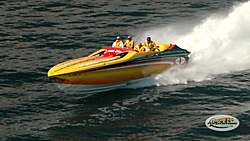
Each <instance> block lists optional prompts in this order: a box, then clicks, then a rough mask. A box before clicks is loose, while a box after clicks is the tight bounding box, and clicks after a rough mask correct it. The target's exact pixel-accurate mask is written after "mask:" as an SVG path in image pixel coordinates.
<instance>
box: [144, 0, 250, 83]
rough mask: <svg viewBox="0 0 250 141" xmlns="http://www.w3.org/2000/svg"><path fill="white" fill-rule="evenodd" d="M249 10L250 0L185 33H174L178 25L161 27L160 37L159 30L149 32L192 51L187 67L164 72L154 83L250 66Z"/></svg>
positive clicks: (194, 78)
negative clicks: (226, 13)
mask: <svg viewBox="0 0 250 141" xmlns="http://www.w3.org/2000/svg"><path fill="white" fill-rule="evenodd" d="M249 13H250V1H249V2H245V3H242V4H240V5H237V6H234V7H233V9H232V10H231V12H230V13H229V14H228V15H226V16H225V15H224V16H221V15H219V14H218V15H212V16H210V17H209V18H207V19H206V20H204V21H203V22H202V23H201V24H199V25H197V26H194V27H193V29H192V30H191V31H189V32H188V33H185V34H182V35H173V34H172V33H173V30H172V29H174V28H177V27H174V26H171V27H170V26H169V27H165V28H162V29H160V30H161V32H162V31H163V30H164V34H161V35H160V36H159V34H156V33H155V30H154V31H147V32H146V33H145V35H150V36H151V37H153V39H154V40H155V41H159V42H161V41H162V42H164V40H165V39H168V41H169V39H171V42H172V43H176V44H177V45H178V46H180V47H182V48H185V49H187V50H189V51H191V55H190V60H189V63H188V65H187V66H186V67H185V68H182V69H180V70H178V71H173V72H165V73H162V74H160V75H158V76H156V77H155V82H154V83H156V85H167V84H180V83H187V82H188V81H203V80H206V79H211V78H212V77H213V76H215V75H217V74H221V73H230V72H232V71H241V70H246V69H250V16H249ZM184 24H185V23H184ZM183 27H185V25H183ZM183 30H185V29H183ZM151 33H153V35H152V34H151ZM158 33H159V32H158ZM145 37H146V36H145ZM165 41H166V40H165ZM153 85H155V84H153Z"/></svg>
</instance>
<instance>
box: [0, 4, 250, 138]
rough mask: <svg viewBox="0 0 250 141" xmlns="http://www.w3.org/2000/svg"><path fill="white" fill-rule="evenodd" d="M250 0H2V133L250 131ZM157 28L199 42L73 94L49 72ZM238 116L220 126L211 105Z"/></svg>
mask: <svg viewBox="0 0 250 141" xmlns="http://www.w3.org/2000/svg"><path fill="white" fill-rule="evenodd" d="M249 9H250V1H246V0H237V1H236V0H227V1H226V0H223V1H216V0H211V1H204V0H202V1H198V0H192V1H191V0H190V1H189V0H186V1H181V0H177V1H170V0H164V1H163V0H155V1H148V0H137V1H132V0H117V1H111V0H94V1H79V0H73V1H66V0H60V1H59V0H55V1H49V0H45V1H40V0H36V1H33V0H26V1H0V11H1V12H0V17H1V18H0V48H1V54H0V66H1V68H0V82H1V83H0V139H1V140H249V139H250V135H249V132H250V130H249V129H250V122H249V119H250V108H249V107H250V104H249V102H250V96H249V95H250V88H249V86H250V83H249V81H250V71H249V70H250V66H249V64H250V57H249V53H250V49H249V46H250V39H249V33H250V28H249V25H250V17H249V16H248V15H249V13H250V10H249ZM117 35H119V36H121V37H122V39H124V40H125V39H126V37H127V36H128V35H131V36H132V37H133V39H134V41H135V42H136V43H139V42H143V41H144V40H145V39H146V37H147V36H151V37H152V39H153V40H154V41H157V42H171V43H176V44H177V45H179V46H180V47H182V48H186V49H188V50H190V51H191V52H192V54H191V55H190V61H189V64H188V65H187V66H186V67H185V68H182V69H180V70H176V71H175V72H164V73H162V74H160V75H158V76H156V77H155V78H153V79H149V80H147V81H143V82H141V83H138V84H136V85H132V86H129V87H126V88H125V87H124V88H122V89H117V90H113V91H108V92H102V93H96V94H89V95H84V94H83V95H71V94H67V93H64V92H63V91H60V90H59V89H58V88H57V87H56V86H55V85H54V84H53V83H52V82H51V81H50V80H49V79H48V77H47V72H48V70H49V69H50V68H51V67H52V66H54V65H56V64H58V63H60V62H63V61H66V60H69V59H73V58H78V57H82V56H86V55H88V54H90V53H92V52H94V51H96V50H98V49H99V48H100V47H103V46H110V45H111V44H112V42H113V41H114V40H115V38H116V36H117ZM220 114H226V115H232V116H234V117H236V118H237V119H238V120H239V121H240V126H239V127H238V128H236V129H235V130H232V131H228V132H216V131H213V130H210V129H208V128H207V127H206V126H205V121H206V119H207V118H209V117H211V116H213V115H220Z"/></svg>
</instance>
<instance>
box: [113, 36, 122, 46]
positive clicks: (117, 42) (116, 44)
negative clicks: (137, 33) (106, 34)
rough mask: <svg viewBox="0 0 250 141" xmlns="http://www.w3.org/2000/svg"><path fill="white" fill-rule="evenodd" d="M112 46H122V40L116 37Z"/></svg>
mask: <svg viewBox="0 0 250 141" xmlns="http://www.w3.org/2000/svg"><path fill="white" fill-rule="evenodd" d="M112 47H118V48H124V46H123V42H122V40H121V37H120V36H117V37H116V40H115V41H114V42H113V44H112Z"/></svg>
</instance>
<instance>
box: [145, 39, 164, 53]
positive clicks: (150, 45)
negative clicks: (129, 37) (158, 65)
mask: <svg viewBox="0 0 250 141" xmlns="http://www.w3.org/2000/svg"><path fill="white" fill-rule="evenodd" d="M144 46H146V47H148V48H149V49H150V50H151V51H156V50H157V51H160V50H159V49H158V47H157V46H156V44H155V42H153V41H152V40H151V37H147V41H145V42H144Z"/></svg>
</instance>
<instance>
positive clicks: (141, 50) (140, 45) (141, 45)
mask: <svg viewBox="0 0 250 141" xmlns="http://www.w3.org/2000/svg"><path fill="white" fill-rule="evenodd" d="M134 50H137V51H139V52H147V51H149V48H148V47H146V46H143V44H142V43H139V44H138V45H136V46H135V47H134Z"/></svg>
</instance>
